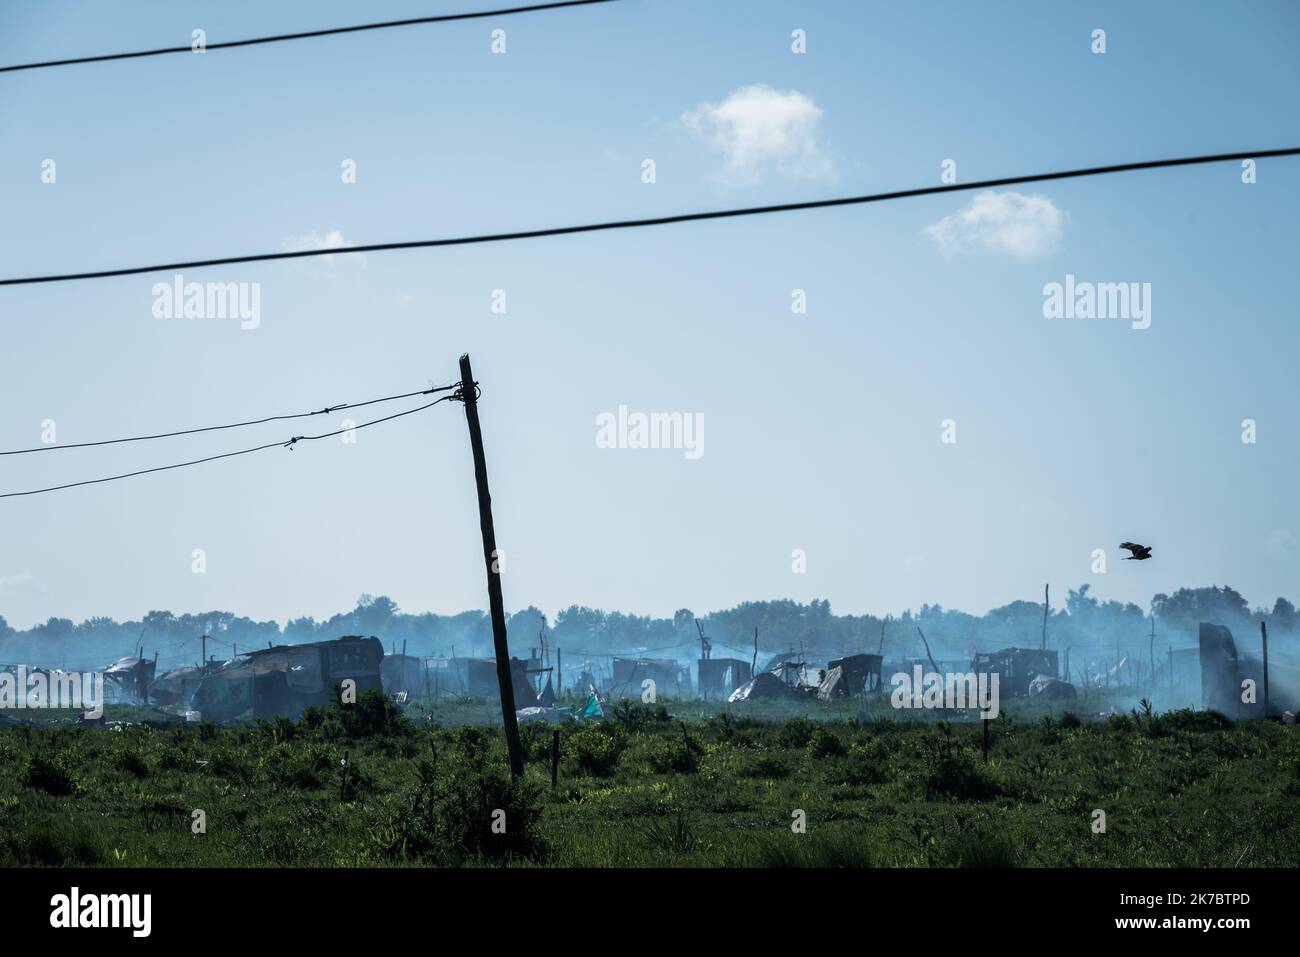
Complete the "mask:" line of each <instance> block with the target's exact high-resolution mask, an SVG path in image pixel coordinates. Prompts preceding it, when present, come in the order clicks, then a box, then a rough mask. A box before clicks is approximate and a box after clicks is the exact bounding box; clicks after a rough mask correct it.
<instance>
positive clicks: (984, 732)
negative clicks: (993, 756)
mask: <svg viewBox="0 0 1300 957" xmlns="http://www.w3.org/2000/svg"><path fill="white" fill-rule="evenodd" d="M980 725H981V729H980V750H981V751H983V752H984V763H985V764H988V763H989V719H988V718H981V719H980Z"/></svg>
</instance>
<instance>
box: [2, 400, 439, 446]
mask: <svg viewBox="0 0 1300 957" xmlns="http://www.w3.org/2000/svg"><path fill="white" fill-rule="evenodd" d="M458 388H460V383H456V384H455V385H443V386H436V387H434V388H431V389H422V390H420V391H419V392H405V393H403V394H402V395H386V396H384V397H383V398H379V399H367V400H366V401H365V402H343V403H341V404H339V405H330V406H326V407H325V408H323V409H317V410H316V411H315V412H295V413H291V414H289V415H268V416H267V417H266V418H264V419H249V420H248V421H246V422H231V423H230V424H229V425H208V426H204V427H203V428H198V429H180V430H178V431H176V432H159V433H157V434H156V435H135V436H130V437H128V438H124V439H101V440H100V441H98V442H70V443H68V444H66V445H59V444H55V445H41V446H37V447H36V448H31V449H11V450H9V451H8V452H0V455H27V454H28V453H30V452H49V451H52V450H54V449H84V448H90V447H92V446H96V445H117V444H119V443H122V442H146V441H148V440H150V439H170V438H173V437H174V436H178V435H194V434H196V433H199V432H219V431H221V430H222V429H239V428H243V427H244V426H248V425H262V424H264V423H266V422H280V421H282V420H284V419H305V418H307V417H308V416H312V415H325V414H327V413H330V412H339V411H341V410H343V409H360V408H361V407H362V406H367V405H375V404H376V403H378V402H393V401H395V400H397V399H409V398H411V396H415V395H431V394H432V393H434V392H450V391H451V390H452V389H458Z"/></svg>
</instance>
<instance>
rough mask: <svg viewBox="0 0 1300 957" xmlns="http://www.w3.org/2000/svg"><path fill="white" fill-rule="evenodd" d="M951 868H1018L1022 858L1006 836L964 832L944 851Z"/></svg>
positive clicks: (945, 858) (983, 832)
mask: <svg viewBox="0 0 1300 957" xmlns="http://www.w3.org/2000/svg"><path fill="white" fill-rule="evenodd" d="M944 863H945V864H947V865H948V866H950V867H1001V868H1005V867H1017V866H1019V864H1020V856H1019V854H1018V852H1017V851H1016V848H1015V845H1014V844H1013V843H1012V841H1011V839H1010V838H1009V837H1007V835H1005V834H1001V833H992V832H988V831H968V830H963V831H962V832H960V833H959V834H958V835H957V837H956V838H954V839H953V840H952V841H950V842H949V843H948V845H947V846H946V847H945V849H944Z"/></svg>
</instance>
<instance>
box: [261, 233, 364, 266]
mask: <svg viewBox="0 0 1300 957" xmlns="http://www.w3.org/2000/svg"><path fill="white" fill-rule="evenodd" d="M352 245H354V244H353V243H350V242H348V241H347V240H346V239H344V238H343V234H342V233H341V232H339V231H338V230H337V229H331V230H330V231H329V232H327V233H325V234H324V235H322V234H320V233H318V232H317V231H316V230H314V229H313V230H312V231H311V232H309V233H303V234H302V235H301V236H286V237H285V238H284V241H283V242H282V243H281V244H280V248H281V249H282V250H284V251H285V252H287V253H290V252H298V251H300V250H305V249H347V248H348V247H349V246H352ZM320 258H321V259H323V260H325V265H327V266H333V265H334V260H335V258H340V259H346V260H348V261H349V262H354V263H356V264H357V265H358V266H361V267H362V268H364V267H365V265H366V256H365V253H346V254H344V255H343V256H340V257H334V256H330V255H325V256H322V257H320Z"/></svg>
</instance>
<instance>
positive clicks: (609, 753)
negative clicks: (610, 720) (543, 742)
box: [565, 724, 627, 777]
mask: <svg viewBox="0 0 1300 957" xmlns="http://www.w3.org/2000/svg"><path fill="white" fill-rule="evenodd" d="M626 741H627V738H626V734H624V733H623V731H622V729H621V728H619V727H618V726H617V725H606V724H598V725H594V726H592V727H589V728H583V729H582V730H581V731H578V732H575V733H574V734H572V735H570V736H569V739H568V741H566V742H565V751H566V752H567V753H568V754H570V755H572V757H573V760H574V762H575V763H576V764H577V766H578V768H579V769H580V770H581V771H583V772H584V773H586V774H590V775H592V776H593V777H608V776H609V775H611V774H613V773H614V768H615V767H616V766H617V765H618V759H619V757H620V756H621V755H622V754H623V749H624V747H625V746H626Z"/></svg>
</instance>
